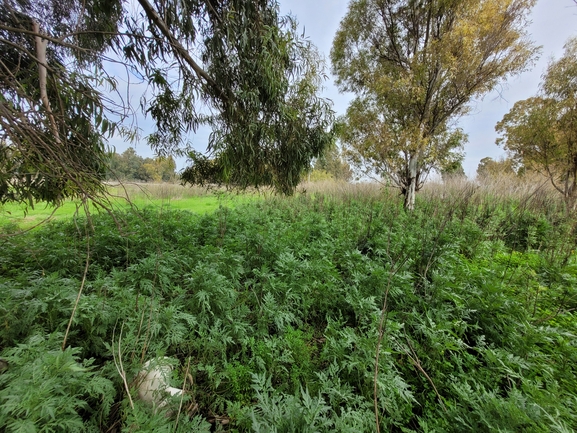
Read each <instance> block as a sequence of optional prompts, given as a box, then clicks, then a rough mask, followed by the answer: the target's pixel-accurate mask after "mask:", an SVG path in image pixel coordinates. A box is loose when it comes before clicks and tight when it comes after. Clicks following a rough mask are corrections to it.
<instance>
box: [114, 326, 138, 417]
mask: <svg viewBox="0 0 577 433" xmlns="http://www.w3.org/2000/svg"><path fill="white" fill-rule="evenodd" d="M123 329H124V323H122V326H121V327H120V335H119V336H118V359H117V358H116V356H117V355H116V353H115V351H114V331H112V357H113V359H114V365H115V366H116V370H117V371H118V374H119V375H120V377H121V378H122V383H123V384H124V389H125V390H126V394H127V395H128V401H129V403H130V408H131V409H132V410H134V402H133V401H132V396H131V395H130V387H129V386H128V381H127V380H126V371H125V370H124V365H122V350H121V343H122V331H123Z"/></svg>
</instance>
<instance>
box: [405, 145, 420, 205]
mask: <svg viewBox="0 0 577 433" xmlns="http://www.w3.org/2000/svg"><path fill="white" fill-rule="evenodd" d="M417 163H418V157H417V155H411V159H410V160H409V186H408V188H407V193H406V194H405V206H404V207H405V210H409V211H412V210H414V209H415V194H416V192H417Z"/></svg>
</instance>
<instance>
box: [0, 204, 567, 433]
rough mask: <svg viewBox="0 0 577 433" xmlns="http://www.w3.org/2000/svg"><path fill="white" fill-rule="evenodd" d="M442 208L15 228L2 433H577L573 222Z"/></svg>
mask: <svg viewBox="0 0 577 433" xmlns="http://www.w3.org/2000/svg"><path fill="white" fill-rule="evenodd" d="M391 200H392V201H391ZM421 200H424V199H421ZM429 200H430V201H428V202H427V201H422V202H421V203H418V206H417V210H416V211H415V212H413V213H408V214H407V213H405V212H404V211H402V204H401V203H400V202H399V201H397V200H396V199H391V198H390V197H389V201H388V202H379V201H376V200H373V199H370V200H363V199H362V198H360V197H356V198H354V199H346V198H344V199H343V198H341V199H335V198H332V197H330V196H323V195H322V194H316V195H314V196H310V197H309V196H306V195H301V196H297V197H295V198H292V199H280V198H272V199H269V200H267V201H259V202H255V203H252V204H247V205H243V206H239V207H237V208H236V209H234V210H230V209H227V208H220V209H219V210H218V211H216V212H214V213H212V214H206V215H203V216H200V215H196V214H192V213H187V212H183V211H182V212H181V211H162V212H159V211H158V210H145V211H144V212H141V213H134V212H127V213H125V214H121V215H116V220H114V219H113V218H111V217H110V216H108V215H95V216H93V218H92V220H91V221H90V222H89V224H88V223H86V221H84V220H76V221H60V222H57V223H52V224H47V225H46V226H44V227H42V228H40V229H38V230H35V231H33V232H30V233H27V234H22V235H18V236H7V237H3V238H2V241H1V242H2V248H0V318H2V322H1V324H2V326H1V327H0V356H1V357H2V358H4V359H6V360H7V361H8V363H9V369H8V370H7V371H6V372H4V373H3V374H0V430H2V431H7V432H24V431H103V432H104V431H137V430H138V431H154V432H157V431H186V432H190V431H193V432H209V431H230V432H249V431H252V432H334V431H340V432H361V431H362V432H365V431H366V432H371V431H375V429H376V426H375V405H376V408H377V412H378V414H379V422H380V428H381V430H382V431H398V432H420V431H424V432H426V431H430V432H433V431H446V432H463V431H472V432H473V431H474V432H484V431H487V432H489V431H491V432H492V431H502V432H518V431H524V432H565V431H567V432H568V431H573V430H575V429H577V399H576V398H575V395H577V347H576V346H577V343H576V342H577V338H576V337H575V334H576V332H577V320H576V318H575V316H574V311H576V309H577V260H576V257H575V255H574V250H575V238H574V236H572V233H573V230H574V227H573V223H572V221H571V219H570V218H569V217H567V216H564V215H562V214H552V213H549V214H542V215H541V214H539V213H538V212H537V211H535V210H529V209H525V210H522V211H521V210H518V209H520V208H519V207H515V206H514V205H513V204H511V203H501V204H494V203H493V204H491V205H490V207H491V212H487V210H486V209H484V208H483V205H479V204H475V203H472V202H469V201H466V202H465V201H455V200H453V201H447V200H445V201H443V200H442V199H432V198H431V199H429ZM516 209H517V210H516ZM7 230H8V229H7ZM10 230H11V229H10ZM87 256H88V260H89V267H88V272H87V274H86V275H84V269H85V263H86V259H87ZM82 283H84V284H83V293H82V295H81V296H80V299H79V302H78V305H77V308H76V311H75V314H74V318H73V321H72V325H71V328H70V332H69V335H68V336H67V344H66V346H67V347H66V349H65V350H62V349H61V348H60V345H61V344H62V340H63V338H64V336H63V334H64V332H65V331H66V328H67V325H68V320H69V318H70V316H71V314H72V310H73V307H74V304H75V300H76V296H77V293H78V290H79V288H80V287H81V285H82ZM385 301H386V307H387V308H386V309H385V310H384V309H383V304H384V302H385ZM383 313H384V316H383ZM382 319H384V320H383V323H384V325H383V333H382V335H380V333H379V329H380V328H379V327H380V324H381V321H382ZM379 341H380V346H379V347H380V351H379V365H378V374H377V375H376V376H375V359H376V350H377V345H378V342H379ZM156 356H170V357H173V358H175V359H177V360H178V361H179V363H180V368H177V369H176V370H175V373H174V374H175V375H174V377H173V378H172V379H173V382H174V383H173V386H177V387H179V388H184V389H185V390H186V393H185V394H186V397H185V398H184V399H183V401H182V404H180V403H178V402H176V403H175V404H173V405H171V409H170V414H168V416H167V414H166V413H154V411H152V410H150V409H149V408H147V407H146V406H144V405H142V404H141V402H139V401H138V400H137V398H136V393H135V391H134V383H133V382H132V381H133V378H134V377H135V376H136V375H137V373H138V371H139V369H140V368H141V365H142V363H143V362H144V361H146V360H147V359H150V358H152V357H156ZM123 376H124V377H125V378H126V383H125V381H124V380H123ZM127 385H128V388H129V389H130V390H132V391H131V394H130V396H129V395H128V394H127V391H126V386H127Z"/></svg>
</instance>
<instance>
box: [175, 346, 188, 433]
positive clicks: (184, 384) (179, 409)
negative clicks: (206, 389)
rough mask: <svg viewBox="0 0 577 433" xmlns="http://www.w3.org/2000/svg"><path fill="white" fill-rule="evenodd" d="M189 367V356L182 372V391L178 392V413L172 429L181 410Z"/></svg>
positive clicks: (176, 423)
mask: <svg viewBox="0 0 577 433" xmlns="http://www.w3.org/2000/svg"><path fill="white" fill-rule="evenodd" d="M189 369H190V357H189V358H188V361H187V363H186V371H185V373H184V382H183V383H182V393H181V394H180V404H179V405H178V413H177V414H176V422H175V423H174V430H175V431H176V429H177V427H178V419H179V418H180V412H181V411H182V401H183V399H184V392H185V391H184V390H185V389H186V380H187V379H188V376H189V374H188V371H189Z"/></svg>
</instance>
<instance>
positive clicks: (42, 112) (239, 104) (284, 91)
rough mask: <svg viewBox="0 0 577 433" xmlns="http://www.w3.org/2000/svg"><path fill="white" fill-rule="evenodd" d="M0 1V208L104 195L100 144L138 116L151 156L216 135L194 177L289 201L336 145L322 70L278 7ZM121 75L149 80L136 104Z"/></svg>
mask: <svg viewBox="0 0 577 433" xmlns="http://www.w3.org/2000/svg"><path fill="white" fill-rule="evenodd" d="M0 1H1V2H2V4H1V7H0V143H1V144H0V201H1V202H6V201H19V202H28V203H33V202H35V201H38V200H46V201H48V202H51V203H59V202H61V201H62V200H63V199H64V198H66V197H80V196H82V197H86V196H94V195H98V194H101V193H103V192H104V189H103V186H102V180H103V179H104V176H105V175H106V164H107V155H109V152H108V151H107V146H106V139H107V138H109V137H110V136H111V135H113V134H117V135H118V134H124V136H125V137H127V138H130V136H131V135H132V134H133V130H131V129H130V124H129V123H128V122H126V119H127V118H128V117H129V115H130V114H131V113H133V112H135V111H137V110H142V111H143V112H144V113H145V114H146V115H147V116H149V117H150V118H151V119H152V120H153V121H154V125H155V129H154V132H153V133H152V134H150V135H149V136H148V137H147V138H148V142H149V144H150V145H151V146H153V148H154V149H155V150H156V151H157V152H158V153H159V154H166V153H174V152H178V151H183V149H185V148H186V136H187V134H188V133H189V132H191V131H194V130H196V129H197V128H198V127H199V126H200V125H203V124H207V125H209V126H210V127H212V130H213V133H212V135H211V139H210V141H209V143H208V146H207V153H208V156H207V155H196V154H192V155H191V156H192V159H193V168H192V169H191V170H189V171H188V173H189V174H190V173H192V174H193V175H192V176H188V177H186V180H188V181H191V182H203V181H204V180H206V176H208V175H211V176H212V178H213V179H216V180H217V181H219V182H224V183H234V184H235V185H237V186H241V187H246V186H249V185H255V186H259V185H272V186H273V187H275V188H276V189H277V190H278V191H281V192H283V193H291V192H292V191H293V190H294V188H295V186H296V184H297V183H298V181H299V179H300V176H301V174H302V172H303V171H304V170H306V169H307V168H308V166H309V163H310V160H311V159H312V158H313V157H316V156H318V155H320V154H321V153H322V151H323V149H324V148H325V147H326V146H327V145H328V144H329V143H330V142H332V140H333V133H332V130H331V124H332V117H333V113H332V111H331V109H330V105H329V103H328V101H326V100H324V99H321V98H319V97H318V96H317V90H318V86H319V85H320V82H321V77H322V74H323V64H322V62H321V60H320V58H319V56H318V55H317V53H316V51H315V49H314V47H313V46H312V45H311V44H310V43H309V42H308V40H306V39H304V37H302V36H301V35H299V34H298V32H297V31H296V22H295V21H294V19H293V18H291V17H282V16H280V14H279V6H278V2H277V1H276V0H250V1H246V0H222V1H216V0H182V1H176V0H165V1H162V0H137V1H135V2H126V1H123V0H82V1H81V0H48V1H46V0H0ZM123 70H124V71H126V74H125V75H124V77H125V78H127V79H134V78H133V77H136V79H138V80H142V81H143V82H144V83H145V84H147V86H148V90H147V92H146V93H145V96H144V97H143V98H142V99H141V103H140V105H139V106H132V105H131V102H130V101H131V99H130V95H128V96H126V93H125V89H124V86H125V84H124V83H122V82H121V81H120V80H121V77H119V71H123ZM206 160H210V166H211V172H210V173H206V172H203V171H202V170H198V168H199V167H203V166H204V165H206V164H205V162H206Z"/></svg>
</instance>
